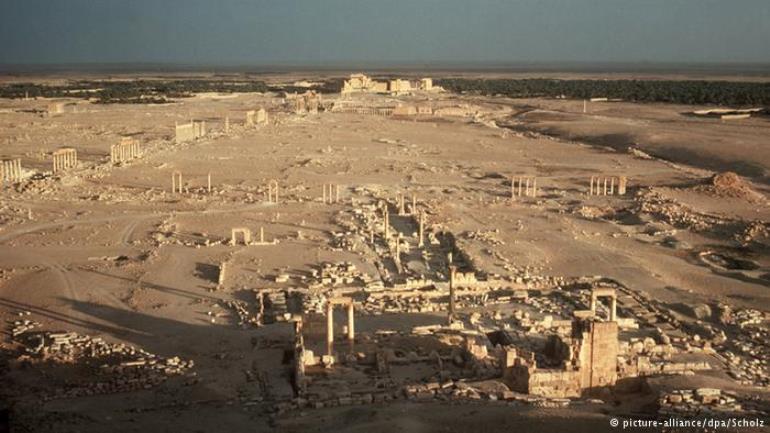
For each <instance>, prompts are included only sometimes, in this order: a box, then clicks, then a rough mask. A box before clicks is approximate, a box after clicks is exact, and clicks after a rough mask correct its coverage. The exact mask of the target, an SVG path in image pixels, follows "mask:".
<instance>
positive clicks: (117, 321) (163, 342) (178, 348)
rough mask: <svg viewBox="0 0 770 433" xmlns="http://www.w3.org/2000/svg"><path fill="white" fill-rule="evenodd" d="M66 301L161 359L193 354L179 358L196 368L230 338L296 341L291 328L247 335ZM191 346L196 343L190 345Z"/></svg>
mask: <svg viewBox="0 0 770 433" xmlns="http://www.w3.org/2000/svg"><path fill="white" fill-rule="evenodd" d="M63 300H64V301H65V302H68V303H69V304H70V308H72V310H73V311H77V312H79V313H81V314H84V315H88V316H91V317H94V318H96V319H99V320H103V321H105V322H109V323H112V324H113V328H108V332H109V329H118V330H128V331H129V333H128V334H126V335H120V338H121V339H123V340H127V341H128V342H130V343H131V344H134V345H136V346H138V347H141V348H144V349H146V350H149V351H150V352H153V353H156V354H158V355H162V356H177V355H180V354H179V352H182V351H185V352H192V353H188V354H187V355H184V354H182V355H180V356H182V357H184V356H192V358H193V360H194V361H195V362H196V363H197V364H200V363H201V362H202V361H206V362H214V361H211V359H212V358H211V357H210V356H208V354H205V353H204V352H207V351H212V352H216V351H217V350H219V349H218V348H217V347H216V346H215V345H214V344H215V343H218V342H221V341H224V340H226V339H228V338H234V339H236V340H237V339H240V338H242V339H243V340H244V344H246V341H247V340H248V338H247V337H248V336H253V335H255V334H268V333H269V335H270V336H271V337H276V336H281V337H285V340H286V342H287V345H288V344H291V342H292V341H293V340H292V337H291V336H292V332H293V331H292V329H291V327H290V326H288V325H287V326H285V327H283V328H281V329H280V330H279V329H278V328H272V329H270V330H269V332H266V331H268V330H267V329H266V328H263V329H254V330H253V331H250V332H248V333H246V332H243V331H242V330H241V329H239V328H235V327H233V326H231V325H211V324H208V323H205V324H204V323H201V324H200V325H196V324H190V323H185V322H181V321H179V320H175V319H170V318H167V317H158V316H151V315H148V314H145V313H140V312H137V311H133V310H123V309H119V308H115V307H112V306H108V305H101V304H96V303H93V302H86V301H78V300H74V299H63ZM103 328H104V327H103ZM283 334H285V335H283ZM191 342H194V343H192V344H191ZM244 347H246V346H244ZM204 363H205V362H204Z"/></svg>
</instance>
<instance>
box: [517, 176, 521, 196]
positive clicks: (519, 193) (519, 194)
mask: <svg viewBox="0 0 770 433" xmlns="http://www.w3.org/2000/svg"><path fill="white" fill-rule="evenodd" d="M516 195H518V196H519V197H521V176H519V192H518V194H516Z"/></svg>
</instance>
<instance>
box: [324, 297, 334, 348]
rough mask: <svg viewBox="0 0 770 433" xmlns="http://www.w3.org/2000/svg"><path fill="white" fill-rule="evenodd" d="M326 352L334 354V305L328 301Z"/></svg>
mask: <svg viewBox="0 0 770 433" xmlns="http://www.w3.org/2000/svg"><path fill="white" fill-rule="evenodd" d="M326 354H327V355H329V356H332V355H333V354H334V305H333V304H332V302H331V300H328V301H326Z"/></svg>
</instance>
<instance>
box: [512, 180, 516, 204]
mask: <svg viewBox="0 0 770 433" xmlns="http://www.w3.org/2000/svg"><path fill="white" fill-rule="evenodd" d="M515 188H516V179H514V178H513V177H511V200H513V199H514V198H516V190H515Z"/></svg>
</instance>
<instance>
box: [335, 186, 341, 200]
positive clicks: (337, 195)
mask: <svg viewBox="0 0 770 433" xmlns="http://www.w3.org/2000/svg"><path fill="white" fill-rule="evenodd" d="M334 191H335V194H336V197H335V198H334V202H335V203H339V202H340V186H339V184H337V185H335V186H334Z"/></svg>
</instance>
